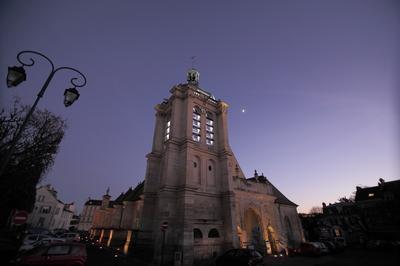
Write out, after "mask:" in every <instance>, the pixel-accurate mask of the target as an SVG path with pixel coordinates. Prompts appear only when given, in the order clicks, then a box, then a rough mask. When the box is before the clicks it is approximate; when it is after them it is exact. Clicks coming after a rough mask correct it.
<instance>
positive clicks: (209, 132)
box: [206, 112, 214, 145]
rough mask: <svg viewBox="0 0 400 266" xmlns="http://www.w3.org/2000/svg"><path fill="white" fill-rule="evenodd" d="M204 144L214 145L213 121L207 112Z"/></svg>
mask: <svg viewBox="0 0 400 266" xmlns="http://www.w3.org/2000/svg"><path fill="white" fill-rule="evenodd" d="M206 144H207V145H214V120H213V119H212V114H211V113H209V112H207V113H206Z"/></svg>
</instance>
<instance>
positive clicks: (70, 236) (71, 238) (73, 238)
mask: <svg viewBox="0 0 400 266" xmlns="http://www.w3.org/2000/svg"><path fill="white" fill-rule="evenodd" d="M60 238H63V239H65V241H66V242H79V241H80V240H81V237H80V236H79V234H78V233H65V234H63V235H61V237H60Z"/></svg>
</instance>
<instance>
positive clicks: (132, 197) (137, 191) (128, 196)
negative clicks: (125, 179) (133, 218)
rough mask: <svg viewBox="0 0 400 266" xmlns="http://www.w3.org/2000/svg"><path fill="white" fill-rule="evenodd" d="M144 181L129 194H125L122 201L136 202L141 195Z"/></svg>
mask: <svg viewBox="0 0 400 266" xmlns="http://www.w3.org/2000/svg"><path fill="white" fill-rule="evenodd" d="M143 188H144V181H143V182H140V183H139V184H138V185H137V186H136V187H135V188H134V189H133V190H132V189H131V192H130V193H126V194H125V197H124V201H137V200H139V199H140V196H141V195H143Z"/></svg>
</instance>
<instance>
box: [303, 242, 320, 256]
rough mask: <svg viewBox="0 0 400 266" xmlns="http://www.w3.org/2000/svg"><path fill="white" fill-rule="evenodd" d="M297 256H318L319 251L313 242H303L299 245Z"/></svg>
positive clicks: (318, 247)
mask: <svg viewBox="0 0 400 266" xmlns="http://www.w3.org/2000/svg"><path fill="white" fill-rule="evenodd" d="M299 254H300V255H303V256H319V255H321V249H320V246H319V245H318V244H316V243H315V242H304V243H301V244H300V247H299Z"/></svg>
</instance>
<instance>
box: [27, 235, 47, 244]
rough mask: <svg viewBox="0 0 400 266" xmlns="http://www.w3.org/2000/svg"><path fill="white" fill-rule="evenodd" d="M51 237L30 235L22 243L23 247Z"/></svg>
mask: <svg viewBox="0 0 400 266" xmlns="http://www.w3.org/2000/svg"><path fill="white" fill-rule="evenodd" d="M47 237H49V236H48V235H43V234H29V235H27V236H25V238H24V240H23V241H22V245H29V244H32V243H34V242H37V241H39V240H42V239H43V238H47Z"/></svg>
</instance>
